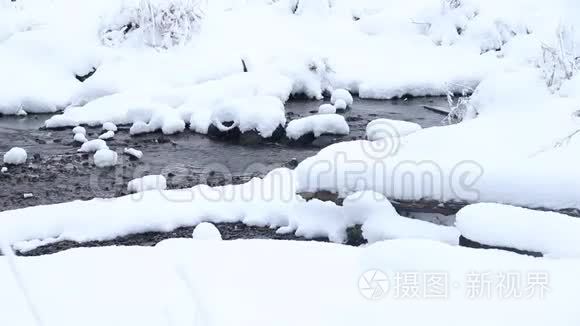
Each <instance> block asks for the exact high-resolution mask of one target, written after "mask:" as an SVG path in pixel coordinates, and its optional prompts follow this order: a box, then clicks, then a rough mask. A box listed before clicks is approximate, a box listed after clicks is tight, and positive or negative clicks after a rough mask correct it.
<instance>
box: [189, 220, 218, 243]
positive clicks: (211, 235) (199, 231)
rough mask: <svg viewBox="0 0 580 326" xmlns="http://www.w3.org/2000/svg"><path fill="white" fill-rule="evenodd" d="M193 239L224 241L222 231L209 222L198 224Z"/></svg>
mask: <svg viewBox="0 0 580 326" xmlns="http://www.w3.org/2000/svg"><path fill="white" fill-rule="evenodd" d="M191 237H192V238H193V239H194V240H222V235H221V233H220V230H218V228H217V227H215V225H213V224H211V223H207V222H203V223H200V224H198V225H197V226H196V227H195V229H194V230H193V234H192V235H191Z"/></svg>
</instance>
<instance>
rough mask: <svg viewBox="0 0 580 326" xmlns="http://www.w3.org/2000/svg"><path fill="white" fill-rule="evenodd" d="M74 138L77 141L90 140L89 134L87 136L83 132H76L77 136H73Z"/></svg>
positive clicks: (84, 141)
mask: <svg viewBox="0 0 580 326" xmlns="http://www.w3.org/2000/svg"><path fill="white" fill-rule="evenodd" d="M73 140H74V141H76V142H77V143H82V144H84V143H86V142H88V141H89V140H88V139H87V136H85V134H83V133H80V132H79V133H76V134H75V136H74V137H73Z"/></svg>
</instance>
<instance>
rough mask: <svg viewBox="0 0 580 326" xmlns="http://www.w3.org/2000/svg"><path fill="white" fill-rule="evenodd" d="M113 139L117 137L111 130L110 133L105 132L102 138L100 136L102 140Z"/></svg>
mask: <svg viewBox="0 0 580 326" xmlns="http://www.w3.org/2000/svg"><path fill="white" fill-rule="evenodd" d="M113 137H115V132H114V131H111V130H109V131H107V132H105V133H104V134H102V135H100V136H99V139H102V140H109V139H111V138H113Z"/></svg>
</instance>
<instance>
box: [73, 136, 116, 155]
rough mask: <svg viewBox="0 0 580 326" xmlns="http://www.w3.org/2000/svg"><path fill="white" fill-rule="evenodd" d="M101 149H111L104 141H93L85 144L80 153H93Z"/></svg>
mask: <svg viewBox="0 0 580 326" xmlns="http://www.w3.org/2000/svg"><path fill="white" fill-rule="evenodd" d="M101 149H109V146H107V142H105V141H104V140H102V139H93V140H89V141H88V142H86V143H84V144H83V145H82V146H81V148H80V149H79V150H78V151H79V152H83V153H93V152H96V151H98V150H101Z"/></svg>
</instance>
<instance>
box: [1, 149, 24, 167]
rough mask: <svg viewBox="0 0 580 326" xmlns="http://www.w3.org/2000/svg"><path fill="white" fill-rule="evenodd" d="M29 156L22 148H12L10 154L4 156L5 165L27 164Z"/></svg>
mask: <svg viewBox="0 0 580 326" xmlns="http://www.w3.org/2000/svg"><path fill="white" fill-rule="evenodd" d="M27 158H28V154H26V150H24V149H23V148H20V147H12V148H11V149H10V150H9V151H8V152H6V153H5V154H4V158H3V161H4V164H12V165H20V164H24V163H26V159H27Z"/></svg>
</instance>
